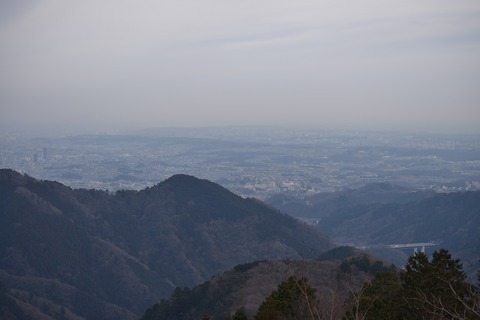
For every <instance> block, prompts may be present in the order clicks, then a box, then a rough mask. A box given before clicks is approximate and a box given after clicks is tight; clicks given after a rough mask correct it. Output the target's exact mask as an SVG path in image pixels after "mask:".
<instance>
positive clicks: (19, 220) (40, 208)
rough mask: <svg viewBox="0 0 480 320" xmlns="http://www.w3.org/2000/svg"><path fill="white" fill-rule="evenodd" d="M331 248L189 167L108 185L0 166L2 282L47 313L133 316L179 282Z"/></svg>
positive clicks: (30, 307)
mask: <svg viewBox="0 0 480 320" xmlns="http://www.w3.org/2000/svg"><path fill="white" fill-rule="evenodd" d="M331 247H332V243H331V242H330V241H328V240H327V238H326V237H324V236H322V235H321V234H320V232H318V230H315V229H314V228H311V227H308V226H306V225H304V224H302V223H299V222H297V221H296V220H295V219H293V218H291V217H289V216H286V215H284V214H281V213H280V212H279V211H277V210H274V209H272V208H270V207H267V206H265V205H264V204H263V203H261V202H259V201H257V200H254V199H243V198H241V197H239V196H236V195H235V194H233V193H231V192H229V191H228V190H226V189H224V188H223V187H221V186H219V185H217V184H214V183H212V182H209V181H207V180H200V179H197V178H194V177H191V176H186V175H176V176H173V177H171V178H169V179H167V180H165V181H163V182H161V183H159V184H158V185H156V186H154V187H151V188H147V189H145V190H142V191H120V192H117V193H115V194H111V193H108V192H106V191H99V190H73V189H71V188H69V187H67V186H64V185H62V184H60V183H57V182H52V181H38V180H36V179H34V178H31V177H28V176H24V175H21V174H19V173H17V172H15V171H12V170H8V169H2V170H0V258H1V259H0V281H1V282H2V283H3V285H4V287H5V288H6V294H7V295H8V296H9V297H11V298H14V299H15V301H17V303H18V304H19V305H20V306H22V307H23V309H24V310H25V311H26V313H27V315H28V314H37V315H39V314H40V315H42V317H43V318H44V319H49V318H50V319H55V318H61V317H64V318H65V317H66V318H70V319H81V318H85V319H114V318H115V319H118V318H121V319H135V318H138V317H139V316H140V315H141V314H142V313H143V311H144V310H145V309H146V308H147V307H148V306H150V305H152V304H153V303H154V302H156V301H158V300H159V299H160V298H162V297H166V296H168V295H169V294H170V293H171V291H172V290H173V288H175V287H176V286H181V287H183V286H192V285H194V284H197V283H200V282H202V281H205V280H206V279H209V278H210V277H211V276H212V275H214V274H217V273H219V272H221V271H223V270H227V269H229V268H232V267H233V266H235V265H237V264H239V263H246V262H251V261H256V260H263V259H283V258H292V259H297V258H313V257H317V256H318V255H320V254H321V253H322V252H324V251H325V250H327V249H329V248H331Z"/></svg>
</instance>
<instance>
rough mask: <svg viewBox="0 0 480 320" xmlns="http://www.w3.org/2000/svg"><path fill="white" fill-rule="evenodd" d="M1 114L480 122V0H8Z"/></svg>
mask: <svg viewBox="0 0 480 320" xmlns="http://www.w3.org/2000/svg"><path fill="white" fill-rule="evenodd" d="M0 17H1V19H0V21H1V22H0V47H1V49H0V70H2V72H1V73H0V113H1V116H0V126H1V127H2V129H4V130H6V129H15V130H19V131H27V130H29V131H31V130H37V129H41V130H50V131H57V132H58V131H69V132H76V133H79V132H81V133H89V132H90V133H91V132H118V131H122V130H127V129H142V128H155V127H211V126H231V125H241V126H251V125H270V126H271V125H275V126H278V125H290V126H292V125H293V126H306V125H308V126H313V127H316V128H319V129H324V128H326V127H328V128H334V129H338V128H344V127H348V128H352V127H353V128H356V129H358V128H363V129H368V130H371V129H375V130H391V129H399V128H401V129H411V130H435V131H440V132H447V131H448V132H450V131H452V130H454V131H475V130H478V128H479V127H480V112H479V101H480V99H479V98H480V91H479V90H478V84H479V83H480V63H479V62H480V35H479V31H480V4H479V2H478V1H473V0H459V1H447V0H435V1H433V0H427V1H421V2H418V1H413V0H407V1H387V2H386V1H378V0H365V1H355V2H338V1H336V2H331V1H272V0H261V1H241V2H228V1H227V2H225V1H216V0H207V1H201V2H199V1H192V0H186V1H160V2H159V1H151V0H147V1H142V2H141V3H139V2H135V1H127V0H122V1H113V0H109V1H102V2H100V3H99V2H98V1H91V0H88V1H80V2H75V3H71V2H68V3H67V2H64V1H58V0H42V1H2V2H0Z"/></svg>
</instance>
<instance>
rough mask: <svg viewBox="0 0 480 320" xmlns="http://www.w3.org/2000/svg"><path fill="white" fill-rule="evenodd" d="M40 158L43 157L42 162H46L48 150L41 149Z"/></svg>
mask: <svg viewBox="0 0 480 320" xmlns="http://www.w3.org/2000/svg"><path fill="white" fill-rule="evenodd" d="M42 157H43V160H47V158H48V150H47V148H46V147H43V151H42Z"/></svg>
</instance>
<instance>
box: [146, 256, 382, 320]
mask: <svg viewBox="0 0 480 320" xmlns="http://www.w3.org/2000/svg"><path fill="white" fill-rule="evenodd" d="M340 257H343V258H342V259H336V258H340ZM325 258H326V259H323V258H321V259H316V260H281V261H279V260H277V261H258V262H254V263H249V264H243V265H238V266H236V267H235V268H233V269H231V270H229V271H227V272H225V273H222V274H220V275H218V276H215V277H213V278H212V279H211V280H209V281H206V282H204V283H203V284H201V285H198V286H195V287H193V288H176V289H175V291H174V292H173V293H172V295H171V296H170V297H169V298H168V299H163V300H162V301H160V302H159V303H157V304H155V305H154V306H152V307H151V308H149V309H148V310H147V311H146V312H145V314H144V316H143V318H142V320H160V319H169V320H189V319H212V320H224V319H230V317H231V316H232V315H234V314H235V312H238V311H242V312H243V313H244V314H245V315H247V316H249V318H250V319H253V315H254V314H255V313H256V311H257V310H258V308H259V306H260V304H261V303H262V301H264V299H265V298H266V297H267V296H268V295H270V293H271V292H272V290H274V289H275V288H276V287H277V285H279V284H280V283H281V282H282V281H285V280H286V279H287V278H289V277H292V276H294V277H296V278H298V279H301V278H305V279H307V281H308V283H309V285H311V286H312V288H314V290H316V292H315V296H316V297H317V298H318V299H319V303H320V304H321V305H317V306H318V307H319V308H318V314H317V315H318V319H341V318H342V315H343V313H344V312H345V306H346V300H347V299H348V298H349V295H350V293H351V292H354V291H356V290H357V289H359V288H360V287H361V286H362V284H363V283H364V282H365V281H368V280H370V279H371V277H372V275H373V274H375V273H377V272H381V271H385V270H388V268H387V267H386V266H384V265H383V263H382V262H380V261H374V260H372V259H371V258H370V257H368V256H365V255H361V254H359V253H358V252H356V251H355V250H352V248H347V247H343V248H338V249H334V250H332V251H329V252H328V253H327V254H325ZM233 319H236V318H235V317H233ZM239 319H244V318H239ZM267 319H277V318H274V317H267ZM282 319H283V318H282ZM295 319H303V318H295ZM315 319H316V318H315Z"/></svg>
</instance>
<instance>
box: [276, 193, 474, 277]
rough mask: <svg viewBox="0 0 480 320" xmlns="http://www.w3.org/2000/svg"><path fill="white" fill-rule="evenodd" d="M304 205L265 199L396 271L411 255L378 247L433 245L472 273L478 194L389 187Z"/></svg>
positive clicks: (313, 199) (332, 195)
mask: <svg viewBox="0 0 480 320" xmlns="http://www.w3.org/2000/svg"><path fill="white" fill-rule="evenodd" d="M305 201H308V205H306V204H305ZM305 201H299V200H294V199H283V200H281V198H279V197H276V198H272V199H270V202H271V203H272V204H273V205H276V206H278V207H280V208H282V210H285V212H287V213H290V214H292V215H296V216H304V217H305V216H306V217H309V218H312V219H316V221H318V224H317V227H318V228H319V229H320V230H321V231H322V232H324V233H325V234H327V235H329V236H330V237H331V238H332V239H333V240H334V241H335V242H336V243H342V244H350V245H357V246H366V247H368V248H369V249H370V250H373V251H374V252H375V253H376V254H377V255H382V256H384V257H386V258H388V259H391V260H394V262H396V263H397V264H398V265H403V264H405V263H406V261H407V258H408V256H409V255H410V254H411V253H412V252H413V251H412V249H411V248H410V249H404V250H397V251H393V250H392V249H385V248H383V247H382V246H383V245H388V244H405V243H418V242H427V241H433V242H436V243H438V244H439V247H442V248H447V249H448V250H449V251H450V252H452V254H453V255H454V256H455V257H458V258H460V259H461V260H462V261H464V265H465V269H466V270H467V271H468V272H469V273H474V271H475V268H476V267H477V262H478V260H479V256H478V253H479V252H480V236H479V234H480V192H479V191H470V192H455V193H432V192H429V191H420V192H412V191H411V190H408V189H405V188H400V187H395V186H391V185H389V184H374V185H369V186H365V187H364V188H360V189H356V190H346V191H343V192H335V193H330V194H328V193H324V194H318V195H314V196H312V197H309V198H308V199H306V200H305ZM295 208H297V209H298V211H295ZM431 251H433V250H431ZM431 251H430V252H431Z"/></svg>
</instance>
